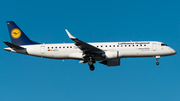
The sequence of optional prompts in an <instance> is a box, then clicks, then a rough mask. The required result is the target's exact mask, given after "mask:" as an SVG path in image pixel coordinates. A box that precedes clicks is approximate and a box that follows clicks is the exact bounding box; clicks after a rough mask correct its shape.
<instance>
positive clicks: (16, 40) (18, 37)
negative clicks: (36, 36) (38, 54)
mask: <svg viewBox="0 0 180 101" xmlns="http://www.w3.org/2000/svg"><path fill="white" fill-rule="evenodd" d="M7 26H8V30H9V34H10V37H11V42H12V43H13V44H15V45H32V44H39V43H37V42H34V41H32V40H30V39H29V38H28V37H27V36H26V35H25V34H24V32H23V31H22V30H21V29H20V28H19V27H18V26H17V25H16V24H15V23H14V22H13V21H7Z"/></svg>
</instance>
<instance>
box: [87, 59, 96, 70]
mask: <svg viewBox="0 0 180 101" xmlns="http://www.w3.org/2000/svg"><path fill="white" fill-rule="evenodd" d="M88 65H89V69H90V70H91V71H93V70H94V69H95V67H94V65H93V61H92V59H90V61H88Z"/></svg>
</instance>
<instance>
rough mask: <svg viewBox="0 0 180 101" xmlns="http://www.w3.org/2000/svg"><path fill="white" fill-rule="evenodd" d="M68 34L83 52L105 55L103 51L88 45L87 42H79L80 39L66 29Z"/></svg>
mask: <svg viewBox="0 0 180 101" xmlns="http://www.w3.org/2000/svg"><path fill="white" fill-rule="evenodd" d="M65 31H66V33H67V34H68V36H69V38H70V39H71V40H72V41H74V42H75V45H76V46H77V47H78V48H79V49H80V50H82V51H83V52H85V53H104V51H103V50H101V49H99V48H97V47H95V46H93V45H91V44H88V43H86V42H83V41H81V40H79V39H78V38H76V37H74V36H72V35H71V34H70V33H69V32H68V30H67V29H65Z"/></svg>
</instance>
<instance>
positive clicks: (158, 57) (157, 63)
mask: <svg viewBox="0 0 180 101" xmlns="http://www.w3.org/2000/svg"><path fill="white" fill-rule="evenodd" d="M159 59H160V56H156V65H159V62H158V60H159Z"/></svg>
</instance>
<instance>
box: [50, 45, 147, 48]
mask: <svg viewBox="0 0 180 101" xmlns="http://www.w3.org/2000/svg"><path fill="white" fill-rule="evenodd" d="M111 46H113V47H116V45H109V47H111ZM120 46H121V47H123V46H124V47H127V46H129V47H131V46H132V47H134V46H135V45H120ZM136 46H137V47H138V46H143V45H142V44H141V45H136ZM144 46H146V45H144ZM97 47H99V46H97ZM101 47H103V45H101ZM105 47H108V46H107V45H105ZM117 47H119V45H117ZM53 48H54V47H51V49H53ZM57 48H58V47H55V49H57ZM59 48H72V46H66V47H65V46H59ZM48 49H50V47H48Z"/></svg>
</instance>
